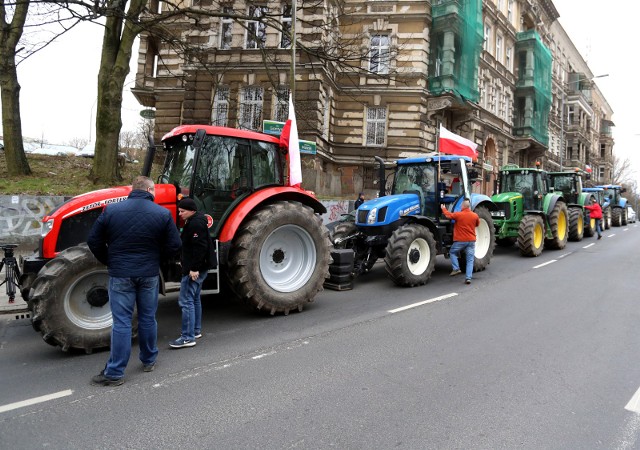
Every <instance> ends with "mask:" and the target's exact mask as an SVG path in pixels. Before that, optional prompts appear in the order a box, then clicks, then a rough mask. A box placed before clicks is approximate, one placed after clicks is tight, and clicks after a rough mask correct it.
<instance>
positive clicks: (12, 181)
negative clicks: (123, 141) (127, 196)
mask: <svg viewBox="0 0 640 450" xmlns="http://www.w3.org/2000/svg"><path fill="white" fill-rule="evenodd" d="M27 161H28V162H29V167H31V172H32V175H28V176H24V175H21V176H17V177H10V176H9V175H8V173H7V162H6V160H5V157H4V153H0V195H62V196H66V197H70V196H74V195H78V194H82V193H85V192H89V191H95V190H96V189H102V188H106V187H112V186H109V185H106V184H93V183H92V182H91V181H89V179H88V178H87V177H88V175H89V171H90V170H91V165H92V164H93V159H91V158H83V157H81V156H49V155H34V154H27ZM141 170H142V162H139V163H126V164H125V167H124V170H123V173H122V177H123V180H122V182H121V183H118V184H119V185H127V184H130V183H131V180H133V178H134V177H135V176H136V175H139V174H140V171H141Z"/></svg>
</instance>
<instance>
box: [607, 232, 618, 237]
mask: <svg viewBox="0 0 640 450" xmlns="http://www.w3.org/2000/svg"><path fill="white" fill-rule="evenodd" d="M615 235H616V234H615V233H613V234H610V235H609V236H607V237H614V236H615Z"/></svg>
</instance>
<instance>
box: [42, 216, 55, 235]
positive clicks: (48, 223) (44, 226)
mask: <svg viewBox="0 0 640 450" xmlns="http://www.w3.org/2000/svg"><path fill="white" fill-rule="evenodd" d="M52 229H53V219H49V220H47V221H46V222H44V223H43V224H42V228H41V229H40V236H42V237H45V236H46V235H47V234H49V231H51V230H52Z"/></svg>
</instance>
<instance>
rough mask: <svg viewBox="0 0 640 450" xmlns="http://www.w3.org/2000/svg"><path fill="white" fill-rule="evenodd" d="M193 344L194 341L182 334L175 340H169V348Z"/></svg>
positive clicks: (191, 345)
mask: <svg viewBox="0 0 640 450" xmlns="http://www.w3.org/2000/svg"><path fill="white" fill-rule="evenodd" d="M194 345H196V341H192V340H190V339H185V338H183V337H182V336H180V337H179V338H178V339H176V340H175V341H171V342H169V347H171V348H184V347H193V346H194Z"/></svg>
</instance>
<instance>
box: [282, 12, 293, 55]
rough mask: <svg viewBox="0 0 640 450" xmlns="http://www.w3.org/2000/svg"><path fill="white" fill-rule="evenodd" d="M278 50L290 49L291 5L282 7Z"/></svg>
mask: <svg viewBox="0 0 640 450" xmlns="http://www.w3.org/2000/svg"><path fill="white" fill-rule="evenodd" d="M280 48H291V5H284V6H283V7H282V34H281V35H280Z"/></svg>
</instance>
